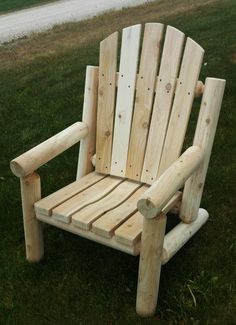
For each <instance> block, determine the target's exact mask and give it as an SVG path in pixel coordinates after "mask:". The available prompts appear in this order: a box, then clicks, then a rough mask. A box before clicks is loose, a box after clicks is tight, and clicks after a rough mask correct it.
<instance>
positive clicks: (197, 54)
mask: <svg viewBox="0 0 236 325" xmlns="http://www.w3.org/2000/svg"><path fill="white" fill-rule="evenodd" d="M203 55H204V50H203V48H202V47H201V46H200V45H198V44H197V43H196V42H194V41H193V40H192V39H191V38H187V42H186V46H185V50H184V55H183V60H182V64H181V69H180V74H179V80H178V84H177V89H176V93H175V98H174V103H173V107H172V112H171V116H170V121H169V124H168V129H167V134H166V138H165V142H164V146H163V152H162V156H161V162H160V166H159V169H158V174H157V177H158V176H160V175H161V174H162V173H163V172H164V171H165V170H166V169H167V168H168V167H169V166H170V165H171V164H172V163H173V162H174V161H175V160H176V159H177V158H178V157H179V156H180V153H181V150H182V146H183V142H184V137H185V133H186V129H187V125H188V121H189V116H190V112H191V108H192V104H193V99H194V92H195V87H196V84H197V80H198V77H199V73H200V69H201V65H202V59H203Z"/></svg>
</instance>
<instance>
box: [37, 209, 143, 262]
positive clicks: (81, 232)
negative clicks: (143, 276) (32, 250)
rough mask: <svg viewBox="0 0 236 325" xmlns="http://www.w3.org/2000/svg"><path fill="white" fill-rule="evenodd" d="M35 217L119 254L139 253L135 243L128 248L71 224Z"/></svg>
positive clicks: (138, 245)
mask: <svg viewBox="0 0 236 325" xmlns="http://www.w3.org/2000/svg"><path fill="white" fill-rule="evenodd" d="M36 217H37V219H38V220H40V221H42V222H44V223H47V224H49V225H52V226H54V227H57V228H60V229H63V230H65V231H69V232H71V233H73V234H75V235H78V236H81V237H83V238H87V239H89V240H92V241H94V242H96V243H99V244H102V245H105V246H108V247H111V248H114V249H117V250H119V251H121V252H125V253H127V254H130V255H134V256H137V255H138V254H139V252H140V243H137V244H136V245H135V246H133V247H130V246H127V245H122V244H120V243H118V242H117V241H116V240H115V239H114V238H109V239H107V238H104V237H102V236H99V235H97V234H95V233H93V232H92V231H87V230H83V229H80V228H78V227H75V226H74V225H73V224H72V223H69V224H66V223H64V222H60V221H58V220H56V219H54V218H48V217H47V216H45V215H43V214H40V213H37V212H36Z"/></svg>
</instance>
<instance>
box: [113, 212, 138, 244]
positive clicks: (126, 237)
mask: <svg viewBox="0 0 236 325" xmlns="http://www.w3.org/2000/svg"><path fill="white" fill-rule="evenodd" d="M142 229H143V216H142V215H141V213H140V212H139V211H138V212H136V213H135V214H134V215H133V216H132V217H130V218H129V219H128V220H127V221H125V222H124V223H123V224H122V225H121V226H120V227H119V228H118V229H116V230H115V239H116V240H117V241H118V242H119V243H122V244H124V245H127V246H133V245H134V244H135V243H137V242H138V241H139V240H140V239H141V233H142Z"/></svg>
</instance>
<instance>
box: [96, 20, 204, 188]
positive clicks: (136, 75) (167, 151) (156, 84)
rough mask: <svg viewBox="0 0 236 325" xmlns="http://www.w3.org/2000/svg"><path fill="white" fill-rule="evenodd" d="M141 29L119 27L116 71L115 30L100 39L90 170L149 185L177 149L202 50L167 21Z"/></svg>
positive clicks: (180, 144) (196, 78)
mask: <svg viewBox="0 0 236 325" xmlns="http://www.w3.org/2000/svg"><path fill="white" fill-rule="evenodd" d="M141 34H142V29H141V25H134V26H131V27H127V28H125V29H123V32H122V40H121V51H120V63H119V72H117V61H118V33H117V32H116V33H114V34H112V35H110V36H109V37H107V38H106V39H105V40H103V41H102V42H101V43H100V62H99V82H98V107H97V135H96V171H97V172H101V173H105V174H111V175H116V176H121V177H127V178H129V179H134V180H139V181H142V182H144V183H148V184H152V183H153V182H154V181H155V180H156V178H157V177H158V176H159V175H160V174H161V173H162V172H163V171H164V170H165V169H166V168H167V167H168V166H169V165H170V164H171V163H172V162H173V161H174V160H175V159H177V158H178V157H179V155H180V153H181V149H182V145H183V142H184V138H185V133H186V129H187V125H188V120H189V116H190V112H191V107H192V103H193V99H194V92H195V87H196V84H197V81H198V77H199V73H200V68H201V65H202V59H203V54H204V50H203V49H202V47H201V46H199V45H198V44H197V43H196V42H194V41H193V40H192V39H191V38H187V39H186V40H185V35H184V34H183V33H182V32H180V31H179V30H177V29H176V28H173V27H171V26H167V28H166V30H165V28H164V25H163V24H159V23H148V24H146V25H145V28H144V33H143V40H142V44H141V41H140V40H141ZM139 53H141V54H140V59H139ZM138 66H139V68H138Z"/></svg>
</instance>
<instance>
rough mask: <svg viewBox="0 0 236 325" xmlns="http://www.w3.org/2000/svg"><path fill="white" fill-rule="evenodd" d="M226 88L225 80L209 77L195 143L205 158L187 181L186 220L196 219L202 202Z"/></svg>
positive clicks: (183, 203)
mask: <svg viewBox="0 0 236 325" xmlns="http://www.w3.org/2000/svg"><path fill="white" fill-rule="evenodd" d="M224 89H225V80H222V79H214V78H207V79H206V84H205V91H204V94H203V98H202V103H201V108H200V113H199V117H198V122H197V128H196V132H195V136H194V140H193V144H194V145H197V146H201V148H202V149H203V151H204V160H203V163H202V165H201V166H200V168H199V169H198V170H197V171H196V172H195V173H194V174H193V175H192V177H190V179H189V180H188V181H187V182H186V184H185V188H184V193H183V201H182V205H181V210H180V217H181V219H182V220H183V221H184V222H187V223H189V222H192V221H194V220H195V219H196V217H197V213H198V209H199V206H200V203H201V198H202V192H203V188H204V183H205V178H206V173H207V169H208V165H209V160H210V155H211V150H212V146H213V141H214V137H215V132H216V127H217V123H218V118H219V113H220V108H221V104H222V99H223V94H224Z"/></svg>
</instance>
